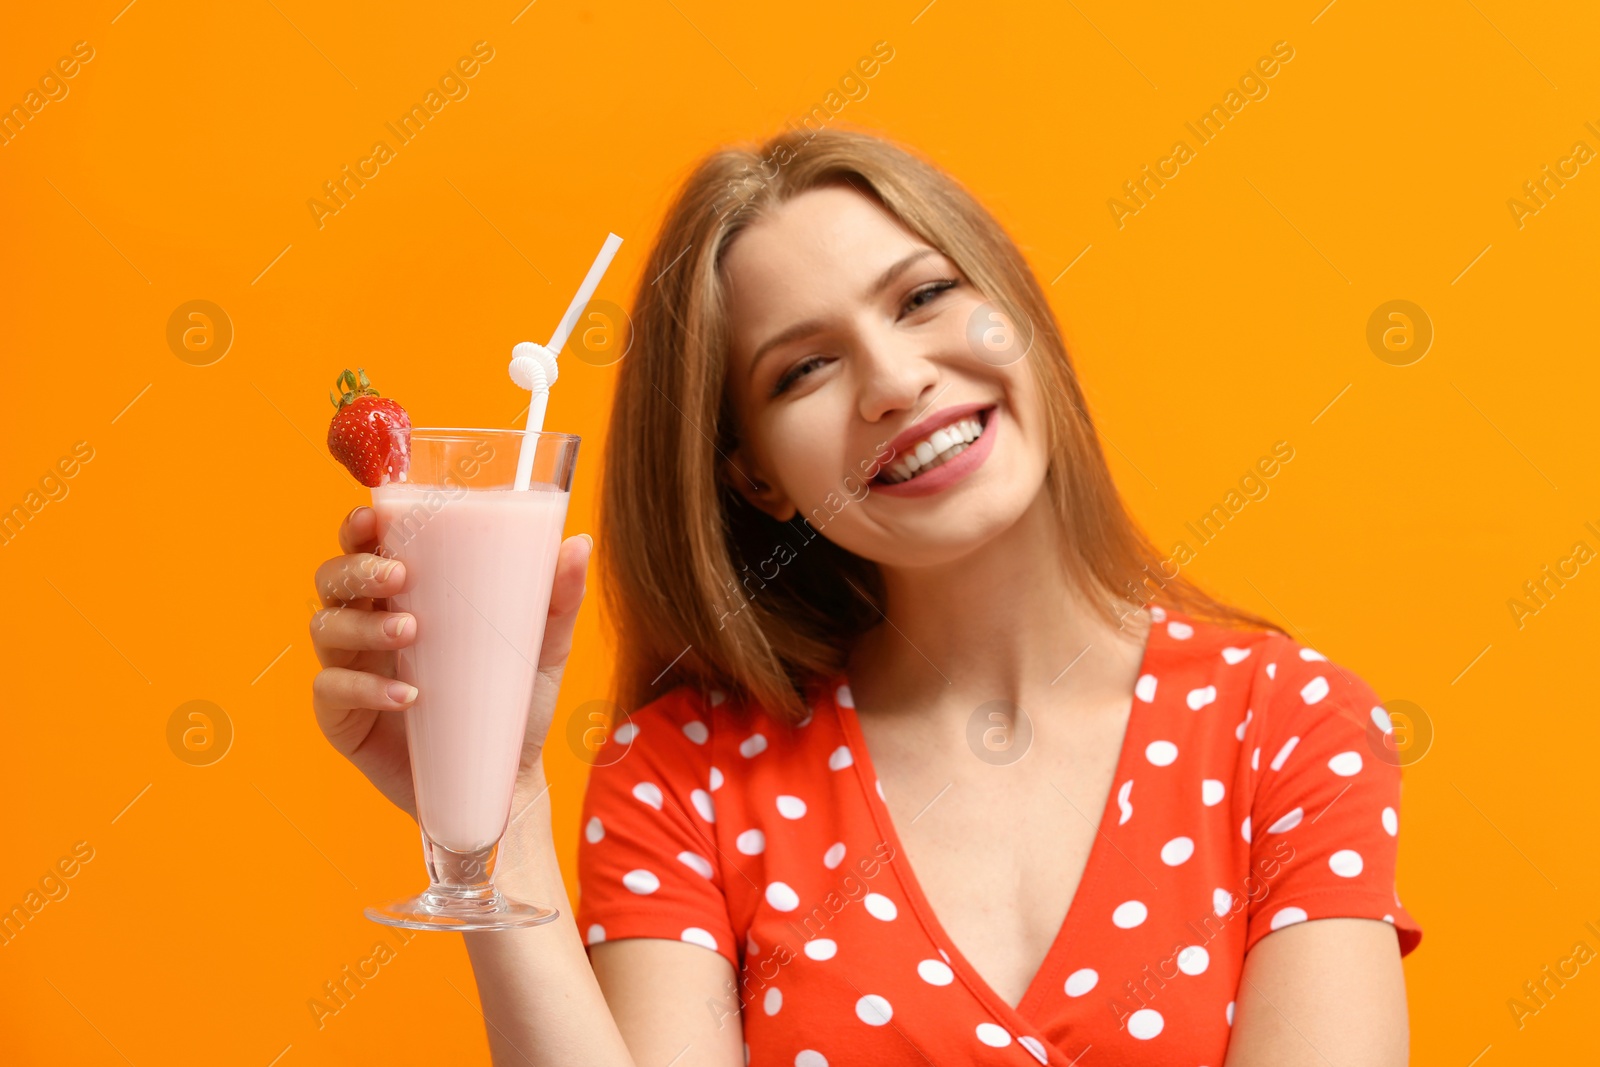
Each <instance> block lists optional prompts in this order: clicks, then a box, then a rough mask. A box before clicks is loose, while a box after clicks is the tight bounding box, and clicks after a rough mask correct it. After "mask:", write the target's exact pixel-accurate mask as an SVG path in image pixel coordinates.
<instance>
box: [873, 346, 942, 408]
mask: <svg viewBox="0 0 1600 1067" xmlns="http://www.w3.org/2000/svg"><path fill="white" fill-rule="evenodd" d="M921 349H922V343H921V342H919V341H914V340H912V339H910V338H906V337H903V336H901V337H896V336H894V335H893V333H892V331H883V332H879V333H874V334H871V335H869V336H866V337H864V338H862V339H861V341H860V342H859V349H858V352H857V366H858V368H859V372H858V373H859V378H858V386H857V388H858V390H859V404H860V410H861V417H862V418H863V419H865V420H866V421H867V422H877V421H879V420H880V419H882V418H883V417H884V416H885V415H888V414H890V413H892V412H894V411H895V410H897V409H907V410H912V411H914V410H916V408H917V405H918V403H919V402H923V401H925V400H926V398H927V397H928V396H930V395H932V392H933V391H934V390H935V389H937V388H938V386H939V378H940V373H939V363H938V362H937V361H936V360H934V359H932V358H930V353H927V352H924V351H922V350H921Z"/></svg>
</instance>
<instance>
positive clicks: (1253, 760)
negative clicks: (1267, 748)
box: [1250, 746, 1261, 771]
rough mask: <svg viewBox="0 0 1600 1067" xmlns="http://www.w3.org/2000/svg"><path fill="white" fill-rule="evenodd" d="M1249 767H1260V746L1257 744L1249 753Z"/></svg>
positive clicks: (1253, 768) (1253, 769)
mask: <svg viewBox="0 0 1600 1067" xmlns="http://www.w3.org/2000/svg"><path fill="white" fill-rule="evenodd" d="M1250 769H1251V770H1252V771H1259V770H1260V769H1261V748H1260V746H1257V747H1256V750H1255V751H1254V752H1252V753H1250Z"/></svg>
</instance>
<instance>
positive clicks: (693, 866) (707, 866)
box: [678, 849, 711, 878]
mask: <svg viewBox="0 0 1600 1067" xmlns="http://www.w3.org/2000/svg"><path fill="white" fill-rule="evenodd" d="M678 862H679V863H681V864H683V865H684V866H685V867H687V868H689V869H690V870H691V871H693V872H694V873H695V874H698V875H699V876H700V877H702V878H710V877H711V861H710V860H708V859H706V858H705V857H704V856H702V855H700V853H698V852H690V851H688V850H687V849H685V850H684V851H682V852H680V853H678Z"/></svg>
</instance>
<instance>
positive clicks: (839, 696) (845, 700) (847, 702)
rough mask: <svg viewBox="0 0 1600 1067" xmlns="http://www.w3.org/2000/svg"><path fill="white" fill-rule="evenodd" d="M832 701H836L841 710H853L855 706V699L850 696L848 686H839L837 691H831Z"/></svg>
mask: <svg viewBox="0 0 1600 1067" xmlns="http://www.w3.org/2000/svg"><path fill="white" fill-rule="evenodd" d="M833 699H834V700H836V701H838V702H839V706H840V707H843V708H853V707H855V706H856V698H855V697H854V696H852V695H851V694H850V687H849V686H848V685H841V686H840V687H839V688H838V689H835V690H834V691H833Z"/></svg>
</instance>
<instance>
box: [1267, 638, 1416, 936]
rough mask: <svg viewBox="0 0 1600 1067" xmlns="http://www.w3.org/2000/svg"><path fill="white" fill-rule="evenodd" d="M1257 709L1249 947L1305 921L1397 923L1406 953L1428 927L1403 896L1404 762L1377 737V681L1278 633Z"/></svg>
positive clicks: (1381, 717)
mask: <svg viewBox="0 0 1600 1067" xmlns="http://www.w3.org/2000/svg"><path fill="white" fill-rule="evenodd" d="M1263 651H1264V652H1266V655H1264V656H1263V658H1262V660H1263V661H1262V665H1261V666H1260V667H1258V674H1257V675H1256V678H1255V683H1254V684H1255V687H1256V688H1255V690H1254V692H1253V694H1252V697H1251V707H1252V708H1253V709H1254V712H1255V714H1256V715H1257V716H1258V717H1260V720H1261V721H1260V724H1259V728H1258V729H1257V730H1254V731H1251V733H1252V734H1253V735H1254V738H1255V740H1254V741H1253V743H1252V742H1251V741H1250V735H1247V737H1246V742H1247V744H1252V754H1251V759H1252V766H1253V767H1254V769H1255V772H1256V775H1257V777H1256V792H1255V796H1254V799H1253V800H1252V803H1251V806H1250V816H1249V820H1248V823H1247V825H1246V827H1245V828H1244V831H1243V832H1244V834H1245V837H1246V839H1247V840H1248V841H1249V842H1250V855H1251V869H1252V871H1253V872H1256V873H1257V877H1258V879H1259V881H1260V883H1261V886H1262V888H1261V889H1260V890H1259V891H1256V892H1251V894H1250V898H1251V903H1250V917H1249V923H1248V928H1247V937H1246V941H1245V950H1246V951H1247V952H1248V951H1249V950H1250V948H1252V947H1253V946H1254V945H1255V943H1256V942H1257V941H1259V940H1261V938H1263V937H1265V936H1266V935H1267V934H1269V933H1271V932H1272V931H1274V930H1277V929H1280V928H1281V927H1284V926H1287V925H1289V924H1290V923H1296V922H1304V921H1306V920H1308V919H1325V918H1337V917H1354V918H1367V919H1381V920H1383V921H1386V922H1390V923H1392V924H1393V925H1394V927H1395V932H1396V934H1397V935H1398V937H1399V941H1400V955H1401V956H1405V955H1406V954H1407V953H1409V952H1411V950H1412V949H1414V948H1416V947H1417V945H1418V944H1419V943H1420V942H1421V940H1422V928H1421V927H1420V926H1419V925H1418V924H1417V922H1416V920H1415V919H1414V918H1413V917H1412V916H1411V914H1410V912H1408V911H1407V910H1406V909H1405V908H1404V907H1403V906H1402V905H1401V903H1400V896H1399V893H1398V890H1397V888H1396V880H1395V864H1396V858H1397V854H1398V845H1399V833H1400V767H1399V765H1398V763H1397V762H1395V761H1394V760H1393V758H1392V757H1390V758H1388V759H1386V758H1384V753H1385V752H1386V751H1387V749H1386V748H1385V746H1384V745H1383V744H1382V738H1383V733H1384V732H1386V731H1387V730H1388V729H1390V728H1391V727H1390V723H1389V717H1388V714H1387V713H1386V712H1385V711H1384V709H1383V707H1382V705H1381V704H1380V702H1379V700H1378V697H1377V695H1376V694H1375V693H1374V692H1373V690H1372V688H1371V687H1370V686H1368V685H1367V683H1366V682H1365V681H1364V680H1362V679H1361V678H1360V677H1359V676H1358V675H1356V674H1354V673H1353V672H1351V671H1350V670H1348V669H1346V668H1345V667H1343V666H1340V665H1339V664H1336V663H1333V662H1332V661H1330V660H1328V659H1327V658H1326V657H1324V656H1323V655H1322V654H1321V653H1318V652H1316V651H1315V650H1313V649H1309V648H1306V647H1304V646H1302V645H1300V644H1298V643H1297V642H1295V641H1293V640H1291V639H1289V638H1287V637H1283V636H1282V635H1273V636H1272V638H1270V639H1269V640H1268V642H1267V643H1266V646H1265V648H1264V649H1263Z"/></svg>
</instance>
